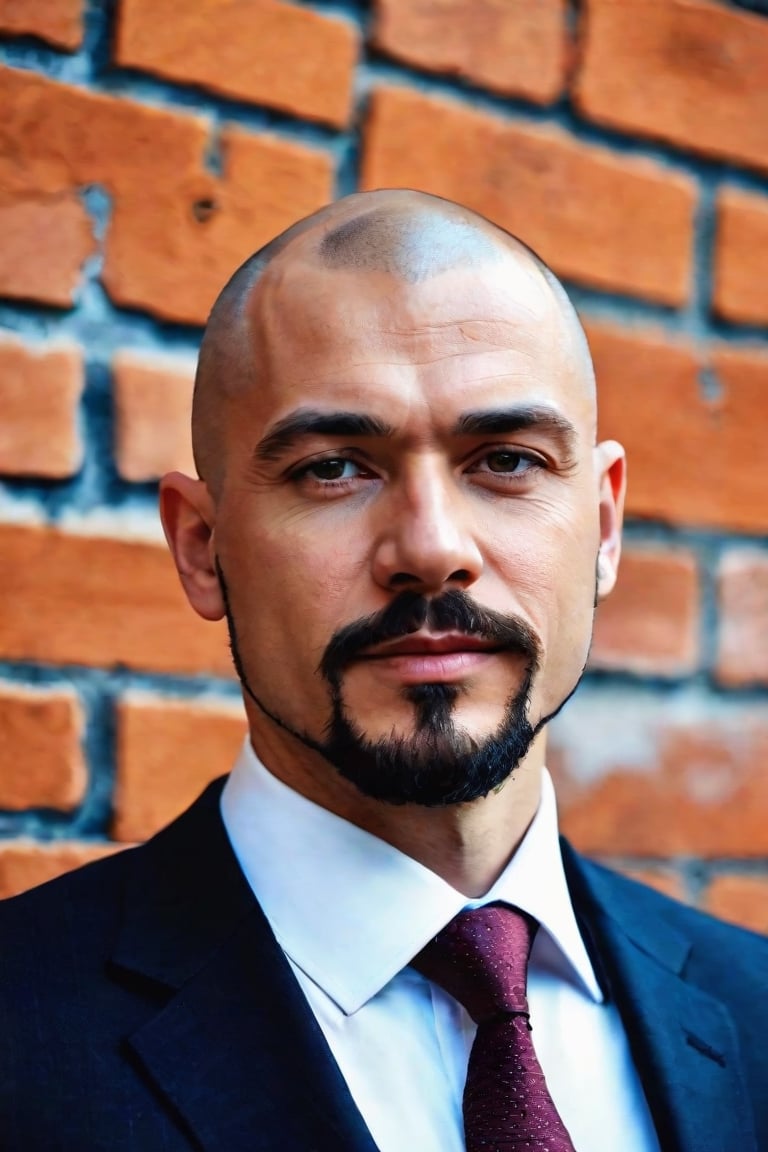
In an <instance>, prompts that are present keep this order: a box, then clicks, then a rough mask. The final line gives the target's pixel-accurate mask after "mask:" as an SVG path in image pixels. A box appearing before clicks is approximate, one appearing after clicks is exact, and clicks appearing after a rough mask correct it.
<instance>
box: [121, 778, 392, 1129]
mask: <svg viewBox="0 0 768 1152" xmlns="http://www.w3.org/2000/svg"><path fill="white" fill-rule="evenodd" d="M221 784H222V782H221V781H217V782H216V783H214V784H213V785H211V786H210V787H209V788H208V789H207V791H206V792H205V793H204V794H203V796H202V797H201V798H200V799H199V800H198V801H197V802H196V804H194V805H193V806H192V808H191V809H189V811H188V812H186V813H185V814H184V815H183V816H182V817H180V818H179V820H177V821H175V822H174V823H173V824H172V825H170V826H169V827H168V828H167V829H165V830H164V831H163V832H161V833H160V834H159V835H158V836H156V837H155V838H154V839H153V840H151V841H150V842H149V843H148V844H146V845H145V846H144V847H142V848H140V849H138V850H137V851H136V852H135V853H133V854H132V860H131V861H130V863H129V874H128V881H127V886H126V894H125V915H124V921H123V927H122V932H121V935H120V938H119V940H118V942H117V946H116V948H115V951H114V954H113V958H112V959H113V963H114V964H115V965H117V966H119V967H120V968H121V969H123V970H128V971H130V972H131V973H132V974H133V975H134V978H135V976H136V975H139V976H141V977H143V978H144V980H148V981H151V982H152V983H153V984H154V985H155V986H157V985H161V986H162V988H163V990H164V993H165V995H164V997H163V999H164V1006H163V1007H162V1008H161V1010H160V1011H159V1013H158V1014H156V1015H155V1016H154V1017H153V1018H152V1019H151V1020H149V1022H148V1023H146V1024H145V1025H144V1026H143V1027H142V1028H140V1029H139V1030H138V1031H137V1032H135V1033H134V1034H133V1035H132V1036H131V1037H129V1039H128V1044H129V1047H130V1048H131V1049H132V1050H133V1052H134V1054H135V1056H136V1057H138V1059H139V1061H140V1063H141V1064H142V1066H143V1068H144V1070H145V1072H146V1073H147V1074H148V1075H149V1077H150V1078H151V1079H152V1080H153V1081H154V1083H155V1085H156V1087H157V1088H158V1089H159V1091H160V1092H161V1093H163V1095H164V1096H165V1097H166V1098H167V1099H168V1100H169V1101H170V1102H171V1104H172V1106H173V1108H174V1110H175V1112H176V1113H177V1114H179V1115H180V1116H181V1118H182V1120H183V1122H184V1123H185V1124H186V1126H187V1128H188V1129H189V1130H191V1132H193V1133H194V1136H195V1138H196V1140H197V1141H198V1142H199V1144H200V1145H201V1146H202V1147H203V1148H205V1149H206V1152H237V1150H238V1149H248V1150H249V1152H250V1150H259V1149H264V1150H265V1152H266V1150H267V1149H274V1148H280V1149H281V1152H310V1150H311V1152H340V1150H341V1149H345V1150H347V1149H349V1150H351V1152H375V1146H374V1144H373V1141H372V1139H371V1136H370V1134H369V1132H368V1129H367V1128H366V1126H365V1124H364V1122H363V1120H362V1117H361V1116H360V1113H359V1112H358V1110H357V1108H356V1107H355V1105H354V1103H353V1101H352V1098H351V1096H350V1094H349V1090H348V1089H347V1086H346V1084H345V1082H344V1080H343V1078H342V1076H341V1073H340V1072H339V1070H338V1066H337V1065H336V1062H335V1061H334V1059H333V1057H332V1055H331V1052H330V1049H329V1048H328V1046H327V1043H326V1041H325V1038H324V1036H323V1035H322V1032H321V1030H320V1028H319V1026H318V1024H317V1022H316V1021H315V1019H314V1017H313V1016H312V1014H311V1012H309V1011H308V1009H307V1005H306V1001H305V999H304V996H303V994H302V992H301V990H300V988H299V986H298V984H297V982H296V979H295V977H294V975H293V972H292V971H291V969H290V966H289V964H288V962H287V961H286V959H285V957H284V956H283V953H282V951H281V950H280V948H279V946H278V944H277V942H276V941H275V938H274V936H273V934H272V932H271V930H270V927H269V924H268V923H267V921H266V919H265V917H264V915H263V913H262V912H261V909H260V908H259V906H258V904H257V903H256V901H255V899H254V898H253V896H252V894H251V891H250V889H249V887H248V884H247V882H246V881H245V879H244V877H243V875H242V873H241V872H240V869H239V867H238V865H237V862H236V860H235V857H234V855H233V853H232V851H231V849H230V846H229V842H228V840H227V837H226V834H225V832H224V828H223V825H222V823H221V818H220V815H219V795H220V792H221ZM203 846H204V851H203ZM233 1073H234V1074H233Z"/></svg>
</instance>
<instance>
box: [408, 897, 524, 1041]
mask: <svg viewBox="0 0 768 1152" xmlns="http://www.w3.org/2000/svg"><path fill="white" fill-rule="evenodd" d="M536 928H537V924H536V921H535V920H534V919H533V918H532V917H530V916H528V915H526V913H525V912H521V911H520V910H519V909H517V908H509V907H507V905H505V904H487V905H486V906H485V907H484V908H475V909H471V910H470V911H468V912H460V913H459V915H458V916H456V917H455V918H454V919H453V920H451V922H450V924H448V925H446V927H445V928H443V930H442V932H439V933H438V934H437V936H436V937H435V938H434V940H431V941H430V942H429V944H427V946H426V948H424V949H423V950H422V951H421V952H420V953H419V955H418V956H417V957H416V958H415V959H414V960H413V961H412V965H413V967H414V968H415V969H416V970H417V971H418V972H421V973H422V975H423V976H426V977H427V979H428V980H433V981H434V982H435V984H439V985H440V987H441V988H443V989H444V990H445V991H446V992H447V993H448V994H449V995H450V996H453V998H454V999H455V1000H458V1001H459V1003H460V1004H463V1005H464V1007H465V1008H466V1010H467V1012H469V1014H470V1016H471V1017H472V1019H473V1020H474V1021H475V1022H476V1023H477V1024H480V1023H481V1022H482V1021H483V1020H487V1019H489V1018H490V1017H492V1016H496V1015H498V1014H499V1013H502V1012H506V1013H514V1012H522V1013H527V1011H528V1000H527V998H526V979H527V975H528V957H529V956H530V952H531V945H532V943H533V937H534V935H535V933H536Z"/></svg>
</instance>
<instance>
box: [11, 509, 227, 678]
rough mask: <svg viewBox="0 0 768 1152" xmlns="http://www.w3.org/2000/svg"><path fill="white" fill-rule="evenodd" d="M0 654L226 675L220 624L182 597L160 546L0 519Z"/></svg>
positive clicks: (16, 658)
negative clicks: (0, 590) (0, 581)
mask: <svg viewBox="0 0 768 1152" xmlns="http://www.w3.org/2000/svg"><path fill="white" fill-rule="evenodd" d="M0 556H2V557H3V561H4V564H3V568H4V584H3V596H2V598H0V659H5V660H42V661H46V662H50V663H54V664H85V665H96V666H98V667H107V668H109V667H115V666H120V665H124V666H126V667H128V668H139V669H144V670H145V671H149V672H181V673H202V672H207V673H211V674H214V675H219V676H229V675H231V674H232V671H231V661H230V658H229V654H228V650H227V642H226V628H225V626H224V624H214V625H211V624H209V623H206V622H204V621H203V620H201V619H200V618H199V617H198V616H196V615H195V613H194V612H193V611H192V609H191V608H190V607H189V605H188V604H187V601H186V599H185V597H184V594H183V592H182V590H181V585H180V584H179V581H178V577H177V575H176V571H175V568H174V567H173V563H172V561H171V558H170V555H169V554H168V552H167V549H166V548H165V546H164V545H161V544H155V543H149V542H144V541H136V540H116V539H111V538H107V537H89V536H79V535H75V534H74V533H69V532H61V531H58V530H56V529H53V528H41V527H32V526H28V525H21V524H2V525H0Z"/></svg>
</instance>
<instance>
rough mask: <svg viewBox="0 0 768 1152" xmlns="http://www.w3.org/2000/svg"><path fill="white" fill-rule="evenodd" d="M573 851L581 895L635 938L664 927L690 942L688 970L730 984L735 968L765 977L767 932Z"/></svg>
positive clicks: (767, 969)
mask: <svg viewBox="0 0 768 1152" xmlns="http://www.w3.org/2000/svg"><path fill="white" fill-rule="evenodd" d="M567 850H568V851H569V852H570V853H571V857H572V859H571V864H570V871H571V874H572V875H573V873H574V871H578V872H579V873H580V874H581V880H582V886H581V892H582V895H584V894H586V895H587V898H588V899H589V900H590V902H591V904H592V906H593V908H595V909H597V910H598V911H599V913H600V914H601V915H602V916H604V917H607V918H609V919H611V920H613V921H615V922H616V923H618V924H619V925H620V926H621V927H622V929H623V930H624V931H625V932H627V933H628V934H629V935H631V936H633V937H635V938H642V937H643V936H647V934H648V933H649V929H650V928H651V927H655V928H656V930H657V931H658V930H660V929H662V928H665V929H667V930H668V931H669V932H670V933H674V934H675V935H676V936H678V937H679V939H680V940H681V941H684V942H685V943H686V945H687V948H688V955H689V959H688V962H687V966H686V967H687V972H688V975H689V976H690V977H692V978H693V979H696V976H697V974H700V975H706V976H708V978H709V979H711V980H712V981H717V980H718V978H719V976H720V975H722V977H723V979H724V980H727V982H728V983H729V984H730V985H732V984H733V981H734V974H735V973H736V972H741V973H742V974H743V975H744V977H745V978H747V979H749V978H750V977H752V978H753V979H755V980H757V981H759V982H761V984H762V986H763V987H764V984H765V979H766V977H768V937H766V936H762V935H760V934H759V933H756V932H752V931H750V930H748V929H747V928H741V927H739V926H737V925H735V924H729V923H726V922H725V921H723V920H719V919H717V918H716V917H715V916H712V915H710V914H709V913H707V912H704V911H702V910H701V909H698V908H693V907H691V906H690V905H688V904H685V903H683V902H681V901H680V900H675V899H673V898H672V897H670V896H667V895H664V894H663V893H661V892H658V891H656V890H655V889H654V888H651V887H649V886H648V885H646V884H643V883H640V882H639V881H637V880H634V879H631V878H629V877H627V876H624V875H622V874H620V873H618V872H615V871H613V870H612V869H610V868H606V867H605V866H603V865H602V864H598V863H597V862H595V861H594V860H588V859H585V858H584V857H581V856H579V855H578V854H577V853H575V852H573V850H572V849H570V848H569V847H568V848H567Z"/></svg>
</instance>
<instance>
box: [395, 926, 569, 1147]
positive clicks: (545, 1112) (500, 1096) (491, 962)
mask: <svg viewBox="0 0 768 1152" xmlns="http://www.w3.org/2000/svg"><path fill="white" fill-rule="evenodd" d="M537 926H538V925H537V924H536V921H535V920H533V919H532V918H531V917H530V916H527V915H526V914H525V913H524V912H520V911H519V910H518V909H516V908H509V907H507V906H506V905H505V904H487V905H486V906H485V907H484V908H476V909H474V910H473V911H468V912H461V913H460V914H459V915H458V916H457V917H456V918H455V919H454V920H452V921H451V922H450V924H448V926H447V927H446V928H444V929H443V930H442V932H440V933H439V934H438V935H437V936H436V937H435V939H434V940H431V941H430V943H429V944H427V946H426V948H425V949H424V950H423V951H422V952H420V953H419V955H418V956H417V957H416V958H415V960H413V961H412V964H413V967H414V968H416V969H417V971H419V972H421V973H422V974H423V975H424V976H426V977H427V979H428V980H432V981H434V983H435V984H439V985H440V987H441V988H443V989H444V990H445V991H446V992H447V993H448V994H449V995H450V996H453V998H454V999H455V1000H458V1001H459V1003H460V1004H463V1005H464V1007H465V1008H466V1010H467V1012H468V1013H469V1014H470V1016H471V1017H472V1019H473V1020H474V1021H475V1023H476V1024H477V1034H476V1036H475V1042H474V1044H473V1045H472V1051H471V1053H470V1056H469V1068H468V1069H467V1082H466V1085H465V1087H464V1134H465V1138H466V1144H467V1152H523V1150H524V1149H525V1152H532V1150H533V1149H539V1152H545V1150H546V1152H574V1147H573V1144H572V1143H571V1138H570V1136H569V1135H568V1131H567V1129H566V1127H565V1125H564V1124H563V1122H562V1120H561V1119H560V1117H559V1115H558V1113H557V1109H556V1108H555V1105H554V1104H553V1102H552V1097H551V1096H550V1094H549V1091H548V1090H547V1085H546V1081H545V1080H544V1073H543V1072H542V1070H541V1065H540V1064H539V1061H538V1059H537V1057H536V1052H535V1051H534V1047H533V1041H532V1040H531V1027H530V1024H529V1022H528V1000H527V998H526V979H527V975H528V957H529V955H530V952H531V945H532V943H533V937H534V935H535V932H536V928H537Z"/></svg>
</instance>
